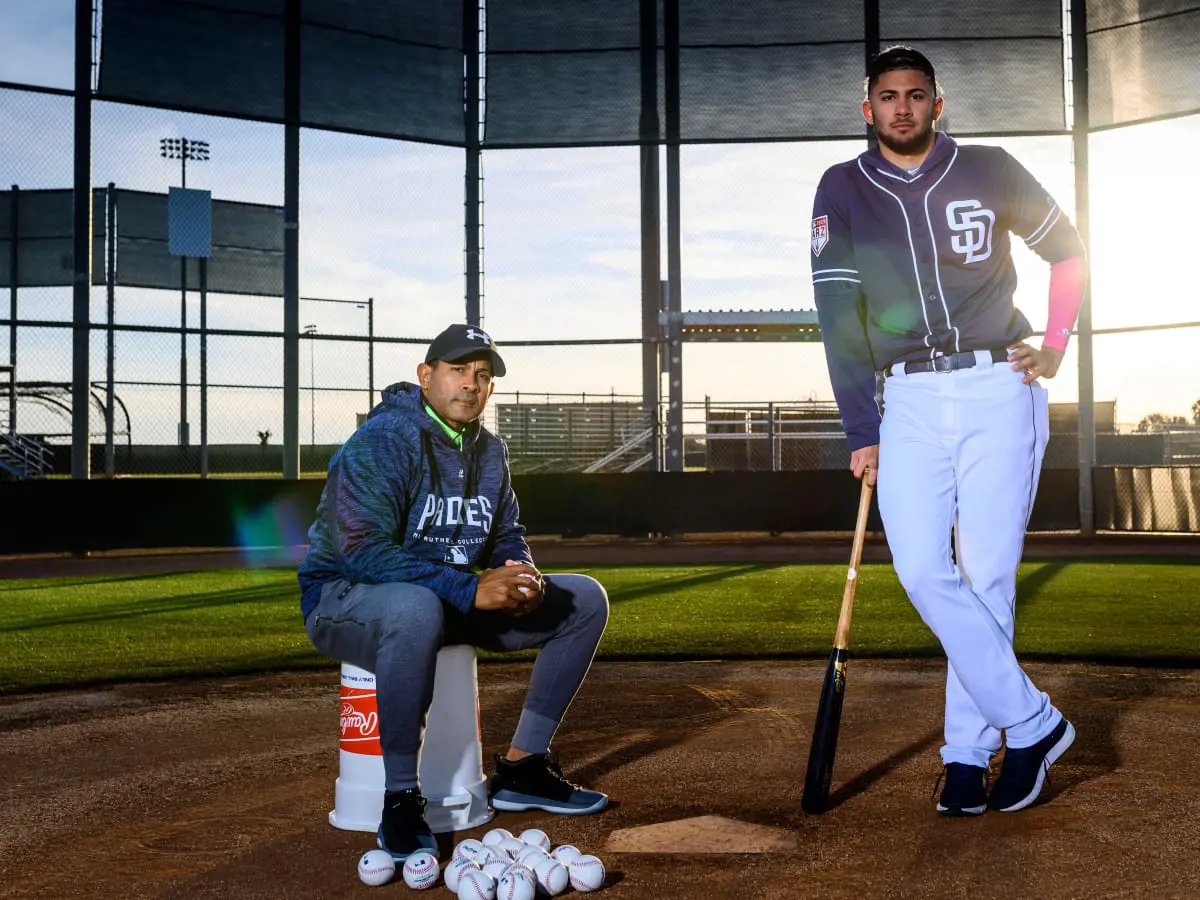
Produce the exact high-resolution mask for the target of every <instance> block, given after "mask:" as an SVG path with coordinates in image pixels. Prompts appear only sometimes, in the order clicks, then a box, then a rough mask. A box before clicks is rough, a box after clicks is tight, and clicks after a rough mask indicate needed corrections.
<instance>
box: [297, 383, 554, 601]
mask: <svg viewBox="0 0 1200 900" xmlns="http://www.w3.org/2000/svg"><path fill="white" fill-rule="evenodd" d="M517 514H518V510H517V498H516V495H515V494H514V493H513V489H512V482H511V479H510V477H509V470H508V448H507V447H505V445H504V442H503V441H502V440H500V439H499V438H498V437H496V436H495V435H494V434H492V433H491V432H489V431H488V430H487V429H486V428H484V427H483V426H482V425H481V424H480V423H479V422H478V421H475V422H472V423H470V424H469V425H468V426H467V428H466V430H465V431H464V433H463V439H462V449H461V450H460V449H459V448H458V446H456V445H455V443H454V441H453V440H452V439H451V438H450V437H449V436H448V435H447V434H446V432H445V431H444V430H443V429H442V426H441V425H439V424H438V422H436V421H435V420H434V419H433V418H432V417H431V416H430V415H429V414H428V413H427V412H426V411H425V408H424V403H423V400H422V397H421V389H420V387H418V386H417V385H415V384H409V383H408V382H400V383H399V384H393V385H392V386H391V387H388V388H387V389H385V390H384V391H383V401H382V402H381V403H380V404H379V405H378V406H376V407H375V408H374V409H372V410H371V412H370V414H369V415H368V416H367V420H366V421H365V422H363V424H362V426H361V427H359V428H358V430H357V431H355V432H354V434H352V435H351V436H350V438H349V439H348V440H347V441H346V443H344V444H343V445H342V446H341V447H340V448H339V449H338V451H337V452H336V453H335V454H334V455H333V459H332V460H330V463H329V475H328V478H327V480H326V482H325V489H324V491H322V492H321V502H320V503H319V504H318V505H317V517H316V521H315V522H313V524H312V527H311V528H310V529H309V531H308V552H307V553H306V554H305V557H304V560H303V562H301V563H300V569H299V578H300V592H301V597H300V610H301V612H302V613H303V615H304V618H306V619H307V618H308V615H309V613H311V612H312V611H313V609H314V608H315V607H316V605H317V602H318V601H319V600H320V597H321V587H322V586H323V585H324V584H325V582H327V581H330V580H331V579H334V578H344V579H345V580H346V581H349V582H351V583H354V584H385V583H390V582H405V583H408V584H419V585H421V586H422V587H427V588H429V589H430V590H431V591H433V592H434V593H435V594H437V595H438V596H439V597H441V598H442V600H444V601H445V602H447V603H450V604H452V605H453V606H455V607H457V608H458V609H461V610H462V611H464V612H469V611H470V610H472V609H473V608H474V606H475V587H476V584H477V583H478V580H479V577H478V576H477V575H476V574H475V571H474V570H477V569H484V568H488V569H490V568H494V567H496V566H502V565H504V561H505V560H507V559H513V560H518V561H524V562H527V563H530V564H532V557H531V556H530V553H529V545H528V544H526V543H525V529H524V528H523V527H522V526H521V525H520V524H518V522H517Z"/></svg>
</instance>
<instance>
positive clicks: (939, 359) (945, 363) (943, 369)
mask: <svg viewBox="0 0 1200 900" xmlns="http://www.w3.org/2000/svg"><path fill="white" fill-rule="evenodd" d="M932 362H933V371H935V372H937V373H938V374H939V375H945V374H946V373H947V372H953V371H954V360H953V359H952V358H951V357H949V356H935V357H934V358H933V360H932Z"/></svg>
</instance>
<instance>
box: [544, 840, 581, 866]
mask: <svg viewBox="0 0 1200 900" xmlns="http://www.w3.org/2000/svg"><path fill="white" fill-rule="evenodd" d="M582 855H583V851H582V850H580V849H579V848H578V847H576V846H575V845H574V844H559V845H558V846H557V847H555V848H554V849H553V850H551V851H550V856H551V857H553V858H554V859H557V860H558V861H559V862H560V863H562V864H563V865H564V866H565V865H566V864H567V863H569V862H570V861H571V860H573V859H575V858H576V857H579V856H582Z"/></svg>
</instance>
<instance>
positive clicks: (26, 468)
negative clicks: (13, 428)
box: [0, 432, 53, 479]
mask: <svg viewBox="0 0 1200 900" xmlns="http://www.w3.org/2000/svg"><path fill="white" fill-rule="evenodd" d="M52 459H53V454H52V451H51V450H50V448H49V447H47V446H46V445H45V444H43V443H42V442H41V441H35V440H33V439H32V438H27V437H25V436H24V435H22V434H8V433H7V432H0V470H2V471H3V472H4V473H5V474H7V475H8V476H9V477H11V478H18V479H26V478H44V477H45V475H46V473H47V472H48V471H49V470H50V467H51V462H52Z"/></svg>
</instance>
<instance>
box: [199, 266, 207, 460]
mask: <svg viewBox="0 0 1200 900" xmlns="http://www.w3.org/2000/svg"><path fill="white" fill-rule="evenodd" d="M200 477H201V478H207V477H208V260H207V259H205V258H204V257H200Z"/></svg>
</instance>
